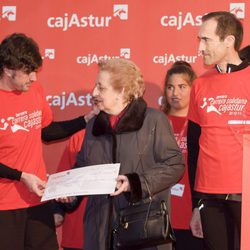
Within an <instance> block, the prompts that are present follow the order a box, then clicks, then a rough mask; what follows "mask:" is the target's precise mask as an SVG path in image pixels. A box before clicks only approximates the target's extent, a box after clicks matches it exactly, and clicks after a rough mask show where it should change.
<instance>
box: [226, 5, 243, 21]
mask: <svg viewBox="0 0 250 250" xmlns="http://www.w3.org/2000/svg"><path fill="white" fill-rule="evenodd" d="M230 12H231V13H232V14H234V15H235V16H236V17H237V18H239V19H243V18H245V3H230Z"/></svg>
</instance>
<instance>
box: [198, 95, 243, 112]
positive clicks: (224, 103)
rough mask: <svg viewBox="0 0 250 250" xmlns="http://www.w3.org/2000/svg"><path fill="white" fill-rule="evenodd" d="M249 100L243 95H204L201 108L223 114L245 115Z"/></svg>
mask: <svg viewBox="0 0 250 250" xmlns="http://www.w3.org/2000/svg"><path fill="white" fill-rule="evenodd" d="M247 102H248V100H247V99H246V98H241V97H228V96H227V95H220V96H214V97H211V96H210V97H203V99H202V102H201V104H200V108H201V109H203V110H205V112H207V113H212V112H213V113H216V114H218V115H222V114H225V113H227V114H228V115H230V116H231V115H240V116H241V115H243V111H244V109H245V107H246V104H247Z"/></svg>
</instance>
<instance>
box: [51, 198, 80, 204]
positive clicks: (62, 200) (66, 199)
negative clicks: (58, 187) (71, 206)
mask: <svg viewBox="0 0 250 250" xmlns="http://www.w3.org/2000/svg"><path fill="white" fill-rule="evenodd" d="M76 199H77V198H76V196H69V197H60V198H57V199H55V200H56V201H57V202H61V203H72V202H74V201H76Z"/></svg>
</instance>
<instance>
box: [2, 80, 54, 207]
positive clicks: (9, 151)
mask: <svg viewBox="0 0 250 250" xmlns="http://www.w3.org/2000/svg"><path fill="white" fill-rule="evenodd" d="M0 100H1V105H0V114H1V117H0V162H1V163H3V164H5V165H7V166H10V167H12V168H15V169H18V170H20V171H24V172H27V173H32V174H35V175H37V176H38V177H39V178H41V179H42V180H47V177H46V169H45V164H44V161H43V156H42V140H41V129H42V127H45V126H47V125H49V124H50V123H51V121H52V112H51V109H50V107H49V105H48V103H47V102H46V100H45V96H44V93H43V89H42V87H41V85H40V84H39V83H33V84H32V85H31V87H30V90H29V91H27V92H17V91H4V90H0ZM40 199H41V198H40V197H38V196H36V195H35V194H34V193H31V192H30V191H29V190H28V188H27V187H26V186H25V185H24V184H23V183H22V182H20V181H13V180H9V179H4V178H0V210H11V209H18V208H26V207H30V206H34V205H37V204H39V203H40Z"/></svg>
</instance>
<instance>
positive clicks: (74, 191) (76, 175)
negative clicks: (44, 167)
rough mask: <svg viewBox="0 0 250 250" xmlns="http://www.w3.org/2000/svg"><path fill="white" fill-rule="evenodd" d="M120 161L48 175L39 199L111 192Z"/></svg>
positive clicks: (114, 185) (114, 184)
mask: <svg viewBox="0 0 250 250" xmlns="http://www.w3.org/2000/svg"><path fill="white" fill-rule="evenodd" d="M119 170H120V163H115V164H100V165H93V166H88V167H82V168H76V169H72V170H68V171H63V172H59V173H56V174H52V175H50V176H49V180H48V182H47V185H46V188H45V191H44V194H43V196H42V199H41V201H46V200H51V199H56V198H59V197H68V196H76V195H95V194H111V193H113V192H114V191H115V187H116V178H117V176H118V174H119Z"/></svg>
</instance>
